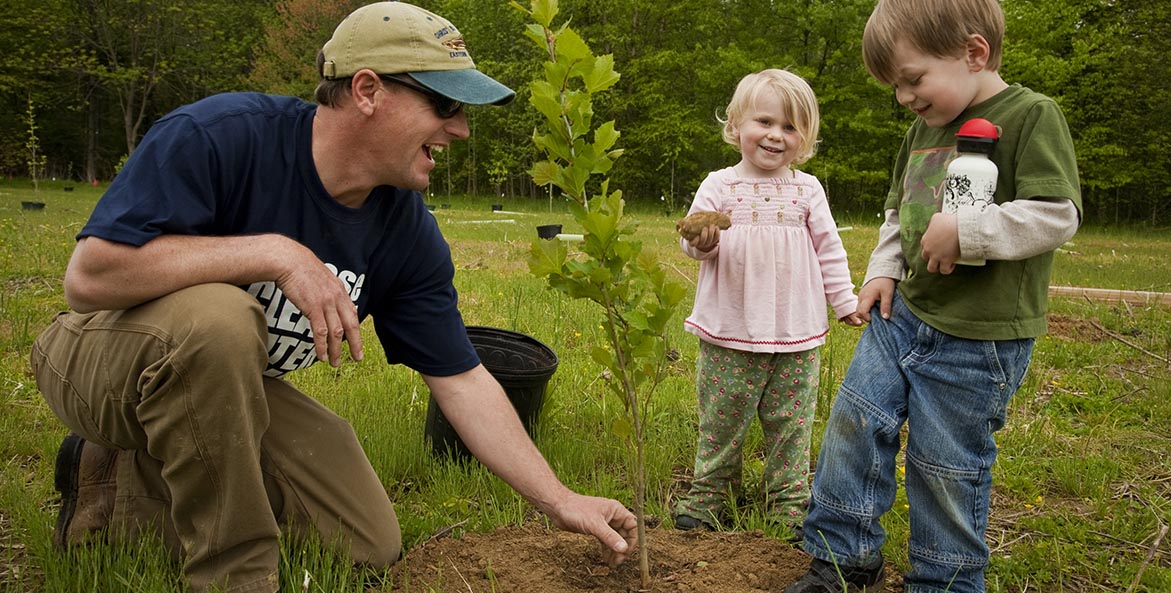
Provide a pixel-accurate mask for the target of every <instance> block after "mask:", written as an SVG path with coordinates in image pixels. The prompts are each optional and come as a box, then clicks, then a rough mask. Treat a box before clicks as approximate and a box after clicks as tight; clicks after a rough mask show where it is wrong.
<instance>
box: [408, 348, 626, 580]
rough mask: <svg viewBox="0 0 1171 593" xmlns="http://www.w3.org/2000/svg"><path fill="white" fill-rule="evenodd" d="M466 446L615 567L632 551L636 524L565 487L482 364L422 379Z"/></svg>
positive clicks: (605, 503)
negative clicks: (596, 545)
mask: <svg viewBox="0 0 1171 593" xmlns="http://www.w3.org/2000/svg"><path fill="white" fill-rule="evenodd" d="M423 380H424V381H425V382H426V383H427V387H429V388H430V390H431V394H432V395H433V396H434V397H435V401H436V403H438V404H439V407H440V409H442V410H443V415H444V416H445V417H446V418H447V420H448V421H449V422H450V423H451V425H452V426H453V427H455V429H456V431H457V432H458V433H459V435H460V438H461V439H463V442H464V444H466V445H467V446H468V449H469V450H471V452H472V454H474V455H475V456H476V459H479V460H480V462H481V463H483V464H484V466H485V467H487V468H488V469H489V470H491V471H492V473H494V474H496V475H497V476H500V479H502V480H504V481H505V482H506V483H507V484H508V485H509V486H512V488H513V489H515V490H516V491H517V492H518V493H520V495H521V496H523V497H525V499H526V500H528V501H529V502H530V503H532V504H533V506H535V507H537V509H539V510H540V511H541V512H542V513H544V514H545V515H547V516H548V517H549V518H550V519H551V520H552V521H553V524H554V525H556V526H557V527H558V528H560V529H564V530H567V531H573V532H576V533H584V534H588V535H593V536H594V537H596V538H597V539H598V541H599V542H601V543H602V544H603V548H602V549H603V556H604V557H605V559H606V562H607V563H609V564H611V565H615V564H618V563H621V562H622V561H623V560H625V558H626V554H627V553H628V552H629V551H630V550H631V549H632V548H633V547H634V542H635V526H636V519H635V517H634V514H633V513H631V512H630V511H629V510H627V509H626V508H625V507H624V506H622V504H621V503H619V502H618V501H616V500H611V499H607V498H598V497H594V496H583V495H581V494H577V493H575V492H573V491H572V490H570V489H569V488H566V487H565V485H564V484H562V483H561V481H560V480H559V479H558V478H557V476H556V475H554V473H553V470H552V469H551V468H550V467H549V464H548V463H547V462H546V461H545V458H544V457H542V456H541V452H540V451H538V450H537V447H536V446H535V445H534V444H533V441H532V440H531V439H529V437H528V435H527V434H526V433H525V430H524V426H523V425H522V424H521V422H520V418H518V417H517V415H516V410H515V409H513V407H512V405H511V404H510V403H509V401H508V396H507V395H505V393H504V389H503V388H502V387H500V384H499V383H497V382H496V379H494V378H493V377H492V375H491V374H489V373H488V371H487V369H485V368H484V366H483V365H480V366H477V367H476V368H474V369H472V370H470V371H467V372H464V373H461V374H458V375H453V376H450V377H432V376H427V375H424V376H423Z"/></svg>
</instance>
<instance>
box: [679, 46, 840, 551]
mask: <svg viewBox="0 0 1171 593" xmlns="http://www.w3.org/2000/svg"><path fill="white" fill-rule="evenodd" d="M818 120H819V116H818V109H817V99H816V97H814V95H813V90H812V89H811V88H810V87H809V84H808V83H806V82H805V80H803V79H802V78H801V77H799V76H797V75H795V74H793V73H791V72H788V71H785V70H776V69H770V70H764V71H761V72H758V73H755V74H749V75H748V76H745V77H744V78H743V79H742V80H741V81H740V84H739V85H737V87H736V92H735V94H734V95H733V96H732V101H731V102H730V103H729V104H728V111H727V121H725V122H724V141H726V142H728V143H729V144H731V145H733V146H735V147H737V148H739V150H740V155H741V159H740V162H739V163H737V164H736V166H734V167H729V168H726V169H721V170H719V171H715V172H712V173H710V174H708V176H707V179H705V180H704V181H703V184H702V185H700V187H699V190H698V191H696V193H695V201H694V203H692V205H691V210H690V213H695V212H705V211H706V212H722V213H725V214H727V215H728V217H729V218H730V219H731V222H732V225H731V227H729V228H727V230H725V231H722V232H721V231H720V229H719V227H718V226H717V225H714V224H713V225H711V226H708V227H707V228H705V229H704V230H703V231H702V232H701V233H700V235H699V236H698V237H695V238H694V239H692V240H690V241H688V240H686V239H681V240H680V246H681V247H682V248H683V251H684V252H685V253H687V255H689V256H691V257H693V258H695V259H697V260H699V261H700V266H699V284H698V287H697V289H696V294H695V308H694V309H693V310H692V312H691V316H690V317H688V318H687V320H686V322H685V328H686V329H687V331H689V332H691V333H693V334H695V335H696V336H698V337H699V356H698V359H697V367H698V370H697V377H696V384H697V391H698V395H699V444H698V448H697V451H696V454H695V475H694V478H693V480H692V483H691V489H690V491H689V492H688V493H687V496H686V497H684V498H683V499H682V500H680V501H679V502H678V504H677V505H676V507H675V526H676V527H677V528H679V529H694V528H696V527H701V526H702V527H704V528H707V529H712V528H713V527H714V526H715V525H716V524H717V523H718V522H719V521H720V520H721V519H723V518H724V511H725V509H726V507H727V505H728V502H729V500H728V499H729V496H732V497H735V496H738V494H739V491H740V487H741V479H742V475H741V474H742V471H741V469H742V464H743V459H742V455H741V447H742V446H743V444H744V438H745V436H746V435H747V434H748V429H749V427H750V426H751V424H752V418H753V416H754V415H755V416H757V417H759V418H760V423H761V427H762V429H763V432H764V443H765V447H766V449H767V453H768V457H767V459H766V460H765V467H764V476H763V484H762V487H763V490H764V495H765V502H766V505H767V508H768V510H769V513H770V516H771V517H772V518H773V519H774V520H776V521H777V522H779V523H781V524H783V525H785V526H787V527H788V528H790V529H791V530H793V531H794V533H796V532H797V531H798V530H799V529H800V525H801V521H802V519H803V518H804V514H805V507H806V505H807V504H808V499H809V454H810V453H809V449H810V432H811V430H812V428H813V413H814V408H815V404H816V401H817V382H818V375H819V357H818V349H819V347H820V346H821V345H822V344H823V343H825V338H826V335H827V334H828V333H829V322H828V320H827V315H826V307H825V304H826V301H827V300H828V302H829V304H830V305H831V306H832V307H833V310H834V313H835V315H836V316H837V318H838V319H839V320H840V321H842V322H844V323H847V324H849V325H855V326H857V325H861V324H862V319H861V317H860V316H859V315H858V313H857V312H856V311H855V309H856V308H857V304H858V299H857V297H855V296H854V284H853V283H852V282H851V281H850V270H849V268H848V267H847V265H846V251H845V249H844V248H843V247H842V242H841V239H839V237H838V232H837V226H836V225H835V224H834V220H833V216H832V215H831V214H830V211H829V204H828V203H827V202H826V197H825V191H824V190H823V189H822V187H821V183H819V182H818V181H817V179H816V178H815V177H813V176H812V175H809V174H807V173H802V172H801V171H797V170H795V169H793V168H791V167H792V165H796V164H800V163H804V162H805V161H807V160H809V158H810V157H812V156H813V153H814V150H815V149H816V147H817V129H818Z"/></svg>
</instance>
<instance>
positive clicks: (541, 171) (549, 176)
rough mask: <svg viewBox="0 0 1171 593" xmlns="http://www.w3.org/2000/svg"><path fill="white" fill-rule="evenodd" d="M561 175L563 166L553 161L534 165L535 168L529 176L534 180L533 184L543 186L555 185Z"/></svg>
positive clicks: (530, 171) (539, 162)
mask: <svg viewBox="0 0 1171 593" xmlns="http://www.w3.org/2000/svg"><path fill="white" fill-rule="evenodd" d="M560 173H561V165H558V164H557V163H555V162H553V161H538V162H536V163H533V168H532V169H530V170H529V175H531V176H532V178H533V183H535V184H537V185H541V186H545V185H549V184H550V183H553V180H554V179H556V178H557V177H558V176H559V175H560Z"/></svg>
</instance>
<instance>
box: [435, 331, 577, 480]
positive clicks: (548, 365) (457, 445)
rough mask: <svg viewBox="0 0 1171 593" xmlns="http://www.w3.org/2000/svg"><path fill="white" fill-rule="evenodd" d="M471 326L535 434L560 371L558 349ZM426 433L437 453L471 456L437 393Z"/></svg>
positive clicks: (487, 362) (484, 357)
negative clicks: (548, 391)
mask: <svg viewBox="0 0 1171 593" xmlns="http://www.w3.org/2000/svg"><path fill="white" fill-rule="evenodd" d="M467 329H468V339H470V340H471V341H472V345H473V346H475V348H476V353H477V354H479V356H480V362H482V363H483V364H484V367H485V368H486V369H488V372H489V373H491V374H492V376H493V377H494V378H495V379H496V381H497V382H499V383H500V386H501V387H503V388H504V392H505V393H506V394H508V399H509V401H511V402H512V407H513V408H515V409H516V413H517V415H518V416H520V421H521V424H523V425H524V428H525V431H527V432H528V433H529V436H532V435H533V431H534V430H535V429H536V425H537V419H538V418H539V417H540V415H541V406H542V405H543V404H544V403H545V388H546V387H547V386H548V384H549V379H550V378H551V377H552V376H553V373H555V372H556V371H557V363H558V360H557V353H555V352H553V350H552V349H551V348H549V347H548V346H546V345H545V344H543V343H541V342H540V341H538V340H536V339H535V338H532V337H529V336H526V335H524V334H522V333H518V332H514V331H509V330H506V329H498V328H494V327H483V326H474V325H473V326H468V328H467ZM425 435H426V438H427V440H428V441H430V443H431V451H432V453H434V454H435V455H437V456H445V455H451V456H454V457H457V458H460V459H469V458H471V452H470V451H468V449H467V447H466V446H465V445H464V443H463V441H462V440H461V439H460V438H459V435H458V434H457V433H456V432H455V429H454V428H452V426H451V424H450V423H448V421H447V418H445V417H444V416H443V412H442V411H441V410H440V409H439V405H438V404H436V403H435V398H434V397H432V398H431V399H430V401H429V402H428V404H427V423H426V426H425Z"/></svg>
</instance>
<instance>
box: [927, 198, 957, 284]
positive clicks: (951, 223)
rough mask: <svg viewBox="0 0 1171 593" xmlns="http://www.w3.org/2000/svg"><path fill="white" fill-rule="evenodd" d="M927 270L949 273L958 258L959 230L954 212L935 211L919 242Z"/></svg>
mask: <svg viewBox="0 0 1171 593" xmlns="http://www.w3.org/2000/svg"><path fill="white" fill-rule="evenodd" d="M919 245H920V247H921V248H922V254H923V260H924V261H926V262H927V271H928V272H931V273H932V274H934V273H936V272H938V273H940V274H950V273H952V272H954V271H955V269H956V262H957V261H959V259H960V231H959V226H958V223H957V221H956V215H955V214H944V213H942V212H936V213H935V214H933V215H932V216H931V221H930V222H928V223H927V232H925V233H923V239H922V240H921V241H920V242H919Z"/></svg>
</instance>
